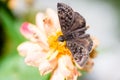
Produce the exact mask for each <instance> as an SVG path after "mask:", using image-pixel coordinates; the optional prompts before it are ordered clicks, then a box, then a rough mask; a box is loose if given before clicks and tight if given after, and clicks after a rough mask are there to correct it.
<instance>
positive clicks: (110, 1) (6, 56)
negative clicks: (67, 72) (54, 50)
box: [0, 0, 120, 80]
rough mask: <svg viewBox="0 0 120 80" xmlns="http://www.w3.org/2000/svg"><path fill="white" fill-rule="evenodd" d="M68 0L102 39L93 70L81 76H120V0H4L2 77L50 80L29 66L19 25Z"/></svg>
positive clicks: (111, 79)
mask: <svg viewBox="0 0 120 80" xmlns="http://www.w3.org/2000/svg"><path fill="white" fill-rule="evenodd" d="M58 2H64V3H66V4H68V5H70V6H71V7H72V8H73V9H74V10H75V11H77V12H79V13H80V14H81V15H83V16H84V18H85V19H86V22H87V24H88V25H90V28H89V30H88V31H87V33H90V34H91V35H93V36H96V37H97V38H98V39H99V42H100V44H99V46H98V49H97V50H98V56H97V57H96V58H95V59H94V62H95V65H94V67H93V71H92V72H90V73H87V74H84V76H83V77H81V78H80V79H79V80H120V0H51V1H50V0H0V80H47V79H49V77H50V75H49V74H48V75H45V76H44V77H41V76H40V75H39V71H38V70H37V68H34V67H30V66H27V65H26V64H25V63H24V58H23V57H21V56H19V54H18V52H17V50H16V48H17V46H18V45H19V44H20V43H21V42H23V41H25V39H24V37H23V36H22V35H21V34H20V32H19V28H20V26H21V24H22V22H24V21H28V22H31V23H33V24H34V23H35V21H34V20H35V14H36V13H37V12H39V11H41V12H44V11H45V9H46V8H52V9H54V10H56V4H57V3H58Z"/></svg>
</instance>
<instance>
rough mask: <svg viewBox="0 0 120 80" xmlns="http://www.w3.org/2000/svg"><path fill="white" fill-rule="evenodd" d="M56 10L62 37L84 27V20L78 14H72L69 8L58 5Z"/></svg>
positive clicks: (61, 4) (64, 5)
mask: <svg viewBox="0 0 120 80" xmlns="http://www.w3.org/2000/svg"><path fill="white" fill-rule="evenodd" d="M57 10H58V18H59V21H60V26H61V30H62V32H63V34H64V35H65V34H67V33H69V32H71V31H74V30H76V29H80V28H82V27H85V26H86V21H85V19H84V18H83V17H82V16H81V15H80V14H79V13H78V12H74V11H73V9H72V8H71V7H70V6H68V5H66V4H64V3H58V4H57Z"/></svg>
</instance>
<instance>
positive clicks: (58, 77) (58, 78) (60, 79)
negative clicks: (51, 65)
mask: <svg viewBox="0 0 120 80" xmlns="http://www.w3.org/2000/svg"><path fill="white" fill-rule="evenodd" d="M59 71H60V70H59V69H55V71H54V73H53V74H52V76H51V78H50V80H65V77H64V75H63V74H61V73H60V72H59Z"/></svg>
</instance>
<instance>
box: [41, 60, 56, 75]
mask: <svg viewBox="0 0 120 80" xmlns="http://www.w3.org/2000/svg"><path fill="white" fill-rule="evenodd" d="M56 66H57V58H54V59H52V60H48V59H43V60H42V61H41V63H40V64H39V71H40V74H41V75H45V74H47V73H50V72H52V71H53V70H54V68H55V67H56Z"/></svg>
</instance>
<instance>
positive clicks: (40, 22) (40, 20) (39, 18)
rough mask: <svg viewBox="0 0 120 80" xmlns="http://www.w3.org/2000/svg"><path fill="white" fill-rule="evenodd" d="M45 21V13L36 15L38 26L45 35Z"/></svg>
mask: <svg viewBox="0 0 120 80" xmlns="http://www.w3.org/2000/svg"><path fill="white" fill-rule="evenodd" d="M44 19H45V15H44V14H43V13H37V15H36V25H37V27H39V29H40V30H41V31H42V32H44V33H45V28H44V22H43V20H44Z"/></svg>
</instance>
